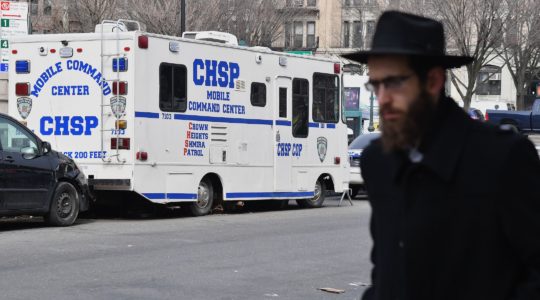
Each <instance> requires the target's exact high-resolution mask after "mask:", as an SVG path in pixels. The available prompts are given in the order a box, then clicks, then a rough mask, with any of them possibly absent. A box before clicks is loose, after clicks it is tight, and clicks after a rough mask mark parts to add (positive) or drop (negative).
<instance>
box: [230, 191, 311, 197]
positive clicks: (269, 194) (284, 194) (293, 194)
mask: <svg viewBox="0 0 540 300" xmlns="http://www.w3.org/2000/svg"><path fill="white" fill-rule="evenodd" d="M314 195H315V192H267V193H264V192H259V193H257V192H255V193H227V198H244V199H249V198H286V197H313V196H314Z"/></svg>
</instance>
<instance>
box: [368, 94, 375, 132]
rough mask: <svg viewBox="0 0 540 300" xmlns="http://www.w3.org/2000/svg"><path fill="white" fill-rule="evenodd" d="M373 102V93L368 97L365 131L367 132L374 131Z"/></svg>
mask: <svg viewBox="0 0 540 300" xmlns="http://www.w3.org/2000/svg"><path fill="white" fill-rule="evenodd" d="M373 100H375V97H373V92H371V95H370V96H369V127H368V129H367V130H368V131H369V132H373V131H375V126H373V125H374V124H373Z"/></svg>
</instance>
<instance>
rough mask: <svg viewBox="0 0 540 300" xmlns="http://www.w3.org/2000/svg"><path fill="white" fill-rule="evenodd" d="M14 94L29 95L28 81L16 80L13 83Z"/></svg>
mask: <svg viewBox="0 0 540 300" xmlns="http://www.w3.org/2000/svg"><path fill="white" fill-rule="evenodd" d="M15 95H17V96H29V95H30V83H28V82H17V83H16V84H15Z"/></svg>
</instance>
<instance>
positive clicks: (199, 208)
mask: <svg viewBox="0 0 540 300" xmlns="http://www.w3.org/2000/svg"><path fill="white" fill-rule="evenodd" d="M213 205H214V187H213V186H212V182H211V181H210V180H208V179H203V180H201V182H199V188H198V189H197V201H195V202H193V203H191V205H190V206H189V210H190V211H191V214H192V215H193V216H196V217H200V216H205V215H207V214H209V213H210V212H211V211H212V206H213Z"/></svg>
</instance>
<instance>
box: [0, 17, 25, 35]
mask: <svg viewBox="0 0 540 300" xmlns="http://www.w3.org/2000/svg"><path fill="white" fill-rule="evenodd" d="M0 25H1V27H0V29H1V30H2V36H8V37H11V36H16V35H27V34H28V22H27V21H26V20H16V19H4V18H2V19H0Z"/></svg>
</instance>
